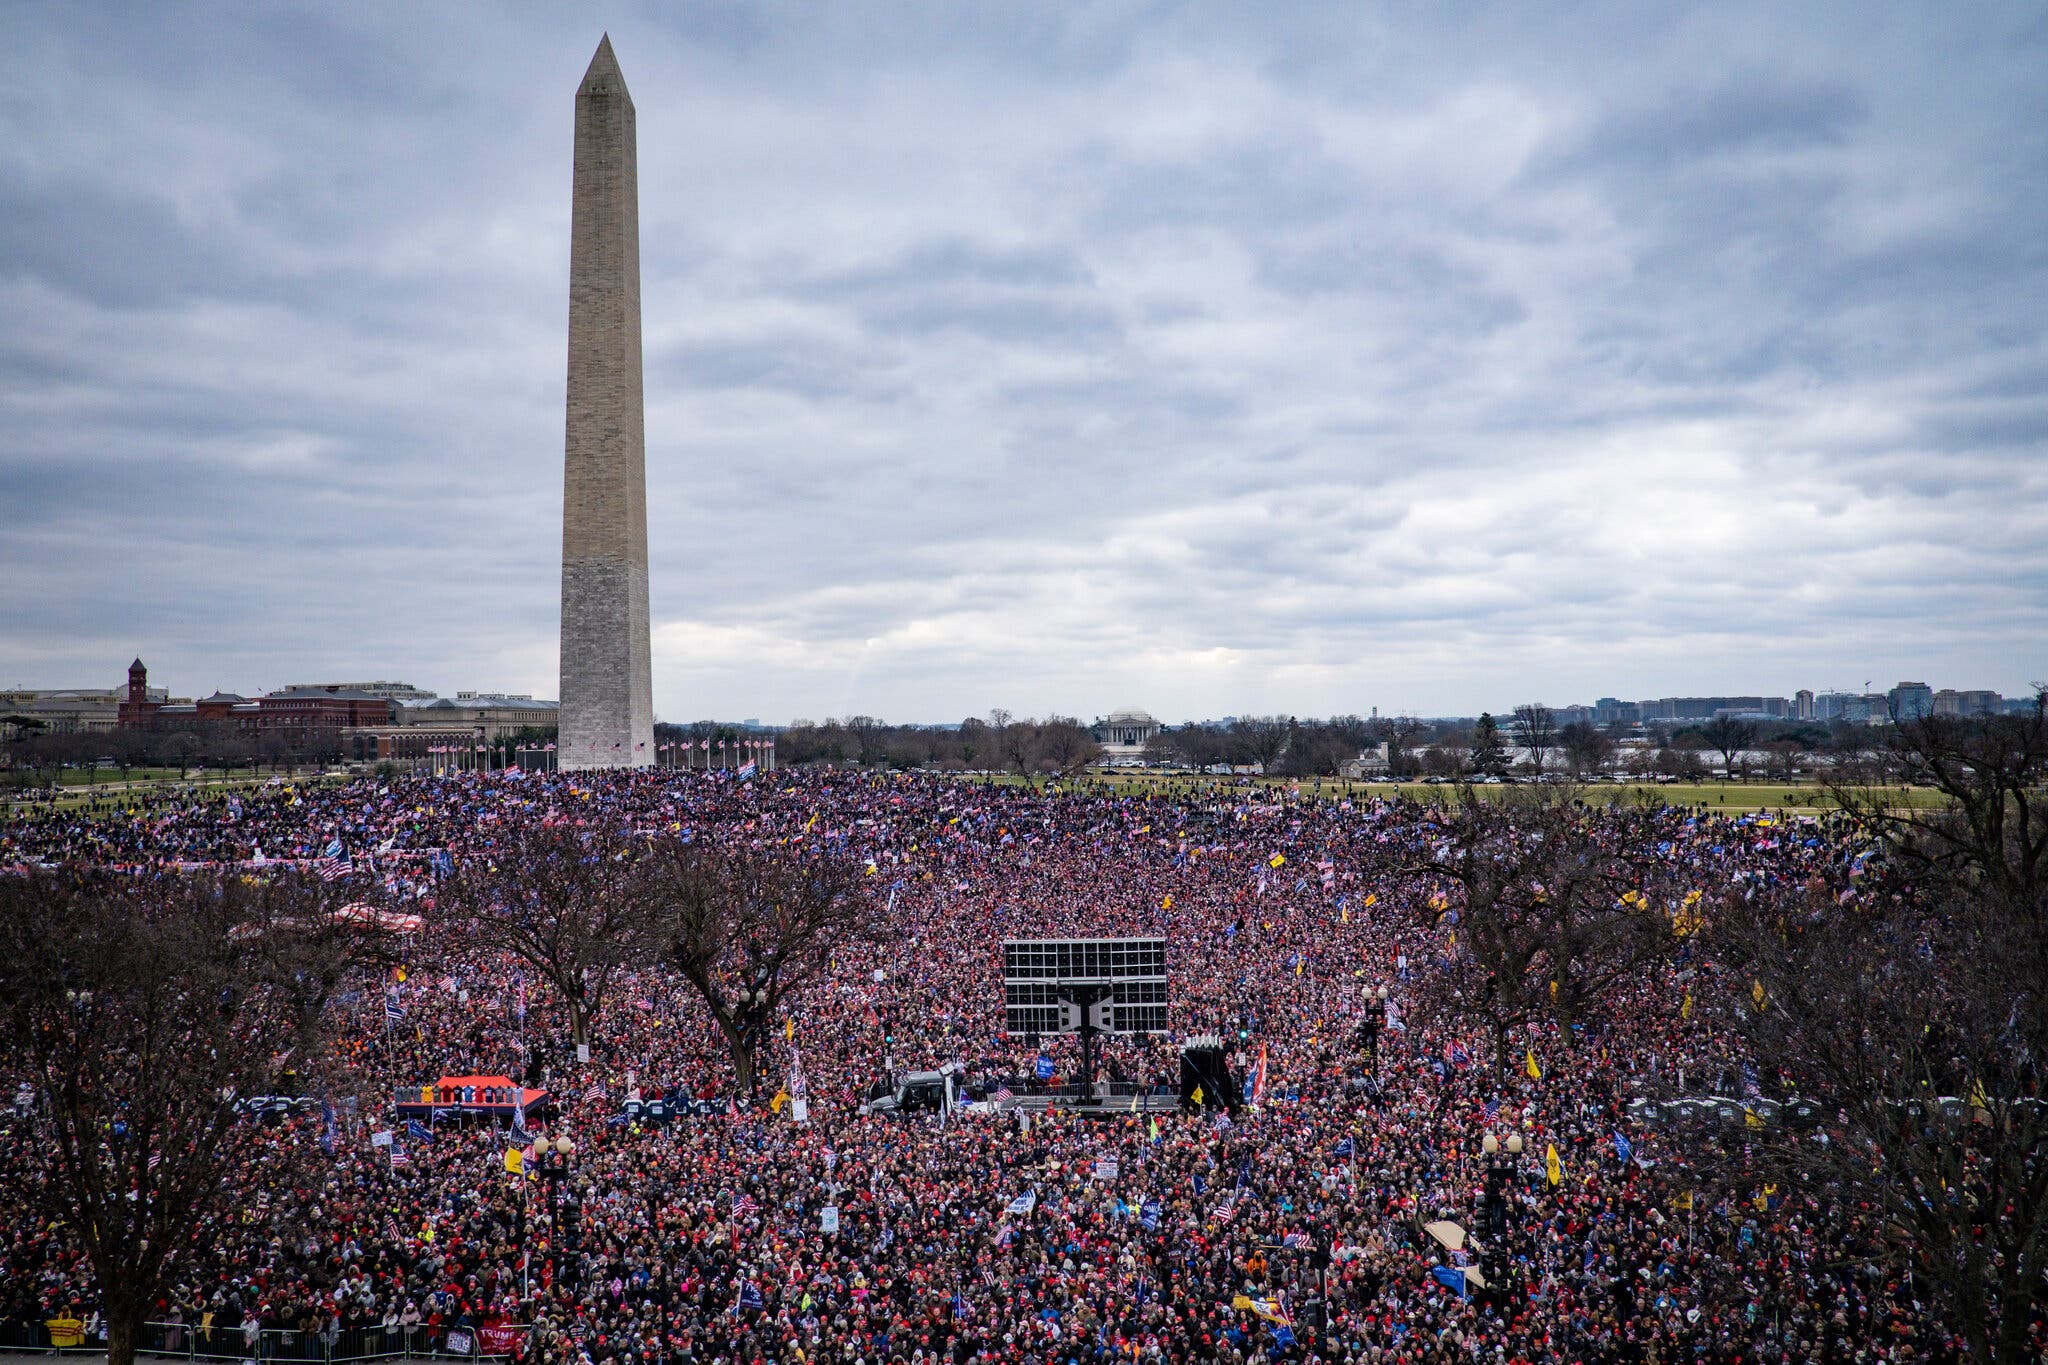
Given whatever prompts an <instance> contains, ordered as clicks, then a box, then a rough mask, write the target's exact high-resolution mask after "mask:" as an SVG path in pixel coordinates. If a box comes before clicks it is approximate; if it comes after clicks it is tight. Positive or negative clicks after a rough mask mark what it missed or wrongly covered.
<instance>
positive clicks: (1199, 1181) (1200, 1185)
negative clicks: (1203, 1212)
mask: <svg viewBox="0 0 2048 1365" xmlns="http://www.w3.org/2000/svg"><path fill="white" fill-rule="evenodd" d="M1194 1181H1195V1193H1196V1194H1200V1193H1201V1192H1202V1191H1203V1190H1206V1189H1208V1188H1209V1180H1208V1177H1207V1176H1201V1175H1197V1176H1196V1177H1195V1178H1194Z"/></svg>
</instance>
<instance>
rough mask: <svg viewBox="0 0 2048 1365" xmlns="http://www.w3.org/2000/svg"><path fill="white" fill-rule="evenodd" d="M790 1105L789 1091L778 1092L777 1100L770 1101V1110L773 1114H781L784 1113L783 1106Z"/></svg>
mask: <svg viewBox="0 0 2048 1365" xmlns="http://www.w3.org/2000/svg"><path fill="white" fill-rule="evenodd" d="M788 1103H789V1092H788V1091H787V1090H778V1091H776V1092H775V1098H774V1099H772V1100H770V1101H768V1108H769V1110H770V1111H771V1112H773V1113H777V1114H779V1113H781V1112H782V1106H783V1105H785V1104H788Z"/></svg>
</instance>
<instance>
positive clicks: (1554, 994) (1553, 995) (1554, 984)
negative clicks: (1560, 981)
mask: <svg viewBox="0 0 2048 1365" xmlns="http://www.w3.org/2000/svg"><path fill="white" fill-rule="evenodd" d="M1550 998H1551V999H1552V1000H1555V999H1557V982H1556V980H1555V979H1553V980H1552V981H1551V983H1550Z"/></svg>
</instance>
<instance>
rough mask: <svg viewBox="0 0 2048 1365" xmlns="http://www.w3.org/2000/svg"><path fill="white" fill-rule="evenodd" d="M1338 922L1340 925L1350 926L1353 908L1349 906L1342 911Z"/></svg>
mask: <svg viewBox="0 0 2048 1365" xmlns="http://www.w3.org/2000/svg"><path fill="white" fill-rule="evenodd" d="M1338 922H1339V923H1340V924H1349V923H1351V907H1350V906H1348V905H1347V906H1345V907H1344V909H1343V910H1342V912H1340V916H1339V919H1338Z"/></svg>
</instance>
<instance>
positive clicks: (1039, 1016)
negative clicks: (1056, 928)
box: [1003, 938, 1166, 1037]
mask: <svg viewBox="0 0 2048 1365" xmlns="http://www.w3.org/2000/svg"><path fill="white" fill-rule="evenodd" d="M1074 985H1107V986H1108V987H1109V988H1110V991H1109V999H1110V1027H1109V1031H1110V1032H1111V1033H1164V1032H1165V1031H1166V940H1165V939H1163V938H1054V939H1006V940H1005V941H1004V943H1003V1021H1004V1026H1005V1028H1006V1029H1007V1030H1008V1031H1009V1033H1010V1034H1011V1035H1012V1036H1013V1037H1014V1036H1018V1035H1024V1034H1037V1033H1059V1032H1061V1031H1062V1026H1061V1019H1060V1002H1061V1000H1062V999H1072V998H1073V997H1072V993H1071V992H1069V991H1064V990H1062V987H1066V986H1074Z"/></svg>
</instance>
